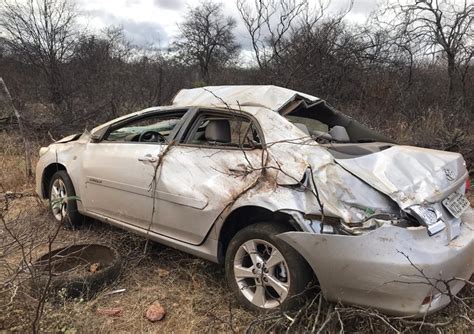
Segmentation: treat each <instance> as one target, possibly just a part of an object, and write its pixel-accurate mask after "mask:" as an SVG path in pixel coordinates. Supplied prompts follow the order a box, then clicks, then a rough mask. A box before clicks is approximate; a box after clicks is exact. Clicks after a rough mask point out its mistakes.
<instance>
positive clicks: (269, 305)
mask: <svg viewBox="0 0 474 334" xmlns="http://www.w3.org/2000/svg"><path fill="white" fill-rule="evenodd" d="M288 231H289V230H288V228H287V227H285V226H283V225H280V224H278V223H270V222H262V223H257V224H254V225H250V226H247V227H245V228H244V229H242V230H240V231H239V232H237V234H236V235H235V236H234V237H233V238H232V240H231V241H230V243H229V246H228V248H227V251H226V258H225V271H226V278H227V281H228V284H229V286H230V288H231V289H232V291H233V292H234V294H235V295H236V296H237V298H238V299H239V301H240V302H241V303H242V304H243V305H244V306H246V307H247V308H249V309H251V310H258V311H263V310H272V309H278V308H281V309H283V310H288V309H293V308H295V307H297V306H298V305H300V304H301V303H302V302H304V300H305V299H306V298H305V290H306V289H307V288H308V287H309V283H310V282H311V280H312V279H313V273H312V270H311V268H310V267H309V265H308V264H307V262H306V261H305V260H304V258H303V257H302V256H301V255H300V254H299V253H298V252H297V251H296V250H295V249H293V248H292V247H291V246H290V245H288V244H287V243H285V242H284V241H282V240H280V239H279V238H278V237H277V235H278V234H280V233H284V232H288Z"/></svg>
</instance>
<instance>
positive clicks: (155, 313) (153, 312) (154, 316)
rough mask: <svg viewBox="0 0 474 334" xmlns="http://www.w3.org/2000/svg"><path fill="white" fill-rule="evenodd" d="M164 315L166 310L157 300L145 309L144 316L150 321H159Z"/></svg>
mask: <svg viewBox="0 0 474 334" xmlns="http://www.w3.org/2000/svg"><path fill="white" fill-rule="evenodd" d="M165 315H166V310H165V308H164V307H163V306H161V304H160V303H159V302H157V301H156V302H154V303H153V304H151V305H150V306H149V307H148V309H147V310H146V313H145V316H146V318H147V319H148V320H150V321H151V322H155V321H160V320H162V319H163V318H164V317H165Z"/></svg>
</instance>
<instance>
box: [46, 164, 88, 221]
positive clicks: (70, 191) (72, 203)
mask: <svg viewBox="0 0 474 334" xmlns="http://www.w3.org/2000/svg"><path fill="white" fill-rule="evenodd" d="M77 201H78V199H77V196H76V191H75V190H74V185H73V184H72V181H71V178H70V177H69V175H68V174H67V172H66V171H64V170H60V171H57V172H56V173H54V175H53V177H52V178H51V181H50V183H49V207H50V209H51V213H52V215H53V217H54V219H55V220H56V221H57V222H58V223H61V224H64V226H66V227H74V226H79V225H81V224H82V223H83V222H84V216H82V215H81V214H80V213H79V211H78V210H77Z"/></svg>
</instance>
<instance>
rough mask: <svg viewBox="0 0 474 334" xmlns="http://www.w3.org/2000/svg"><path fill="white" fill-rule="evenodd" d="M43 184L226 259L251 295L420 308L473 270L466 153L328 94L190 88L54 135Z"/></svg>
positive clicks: (64, 212) (439, 299)
mask: <svg viewBox="0 0 474 334" xmlns="http://www.w3.org/2000/svg"><path fill="white" fill-rule="evenodd" d="M40 156H41V157H40V160H39V162H38V165H37V170H36V177H37V179H36V189H37V192H38V194H39V195H40V196H42V197H43V198H45V199H49V200H50V204H51V210H52V214H53V216H54V217H55V219H56V220H58V221H60V222H68V223H78V222H80V221H81V219H82V218H83V216H88V217H93V218H95V219H98V220H101V221H104V222H107V223H110V224H113V225H116V226H119V227H121V228H124V229H127V230H129V231H131V232H134V233H137V234H141V235H143V236H145V237H147V238H150V239H153V240H155V241H157V242H160V243H163V244H166V245H168V246H171V247H174V248H177V249H180V250H183V251H186V252H189V253H192V254H194V255H197V256H200V257H203V258H205V259H208V260H211V261H215V262H219V263H223V264H224V265H225V269H226V277H227V280H228V283H229V286H230V287H231V289H232V290H233V291H234V292H235V295H236V296H237V297H238V299H239V300H240V301H241V302H242V303H243V304H245V305H246V306H248V307H250V308H253V309H272V308H277V307H283V308H287V307H292V306H294V305H295V304H296V303H298V302H300V300H301V296H303V295H304V293H303V292H305V291H306V290H307V289H308V285H309V283H310V282H311V281H313V280H316V282H317V283H318V285H319V286H320V287H321V290H322V292H323V294H324V296H325V297H326V298H327V299H328V300H330V301H335V302H338V301H340V302H344V303H351V304H357V305H362V306H370V307H375V308H378V309H380V310H382V311H385V312H387V313H391V314H402V315H421V314H424V313H425V312H432V311H435V310H437V309H440V308H442V307H443V306H445V305H447V304H448V303H449V302H450V298H451V297H452V296H455V295H456V294H457V293H458V292H459V290H460V289H461V288H462V287H463V285H464V284H465V283H466V280H468V279H469V278H470V277H471V275H472V273H473V258H474V257H473V255H474V241H473V238H474V211H473V209H472V208H471V207H470V204H469V202H468V200H467V199H466V196H465V192H466V191H467V188H468V182H469V181H468V172H467V170H466V165H465V162H464V160H463V158H462V156H461V155H460V154H457V153H451V152H443V151H435V150H429V149H422V148H416V147H409V146H399V145H396V144H394V143H393V142H391V141H390V140H389V139H387V138H384V137H383V136H381V135H379V134H377V133H375V132H374V131H372V130H370V129H369V128H367V127H365V126H364V125H362V124H360V123H358V122H357V121H355V120H353V119H352V118H350V117H348V116H346V115H344V114H343V113H341V112H338V111H336V110H334V109H333V108H332V107H330V106H329V105H328V104H327V103H326V102H324V101H323V100H320V99H318V98H316V97H313V96H310V95H307V94H303V93H299V92H295V91H292V90H289V89H284V88H280V87H274V86H221V87H204V88H196V89H189V90H186V89H185V90H181V91H180V92H179V93H178V94H177V96H176V97H175V98H174V100H173V103H172V105H171V106H166V107H155V108H149V109H145V110H142V111H139V112H136V113H133V114H130V115H126V116H124V117H121V118H118V119H115V120H112V121H110V122H108V123H106V124H103V125H101V126H99V127H97V128H95V129H93V130H92V131H91V132H90V133H88V132H87V133H84V134H78V135H73V136H70V137H67V138H64V139H62V140H60V141H58V142H56V143H54V144H51V145H50V146H49V147H45V148H42V149H41V151H40Z"/></svg>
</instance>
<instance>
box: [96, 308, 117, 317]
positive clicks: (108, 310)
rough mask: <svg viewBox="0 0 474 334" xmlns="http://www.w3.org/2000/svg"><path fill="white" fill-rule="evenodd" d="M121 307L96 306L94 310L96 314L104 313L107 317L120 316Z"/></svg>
mask: <svg viewBox="0 0 474 334" xmlns="http://www.w3.org/2000/svg"><path fill="white" fill-rule="evenodd" d="M122 311H123V309H122V308H121V307H113V308H101V307H99V308H97V309H96V310H95V313H96V314H99V315H106V316H109V317H120V316H121V315H122Z"/></svg>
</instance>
